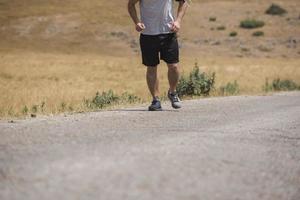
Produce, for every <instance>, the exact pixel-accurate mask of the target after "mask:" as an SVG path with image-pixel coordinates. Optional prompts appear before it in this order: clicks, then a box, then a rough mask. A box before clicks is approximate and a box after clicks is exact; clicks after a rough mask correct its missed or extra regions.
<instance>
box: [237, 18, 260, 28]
mask: <svg viewBox="0 0 300 200" xmlns="http://www.w3.org/2000/svg"><path fill="white" fill-rule="evenodd" d="M264 25H265V22H263V21H259V20H256V19H246V20H243V21H241V23H240V27H241V28H246V29H254V28H260V27H263V26H264Z"/></svg>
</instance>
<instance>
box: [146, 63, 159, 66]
mask: <svg viewBox="0 0 300 200" xmlns="http://www.w3.org/2000/svg"><path fill="white" fill-rule="evenodd" d="M159 64H160V63H157V64H156V65H147V64H146V63H143V65H144V66H145V67H156V66H157V65H159Z"/></svg>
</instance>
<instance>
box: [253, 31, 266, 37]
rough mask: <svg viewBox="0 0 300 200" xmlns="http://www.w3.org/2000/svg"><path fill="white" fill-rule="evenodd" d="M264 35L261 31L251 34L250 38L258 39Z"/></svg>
mask: <svg viewBox="0 0 300 200" xmlns="http://www.w3.org/2000/svg"><path fill="white" fill-rule="evenodd" d="M264 35H265V33H264V32H263V31H256V32H254V33H253V34H252V36H254V37H260V36H264Z"/></svg>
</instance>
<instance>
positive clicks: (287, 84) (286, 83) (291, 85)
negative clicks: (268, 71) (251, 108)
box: [264, 78, 300, 92]
mask: <svg viewBox="0 0 300 200" xmlns="http://www.w3.org/2000/svg"><path fill="white" fill-rule="evenodd" d="M292 90H300V85H297V84H296V83H295V82H294V81H292V80H288V79H285V80H281V79H280V78H277V79H275V80H273V82H272V84H270V83H269V79H266V82H265V85H264V91H265V92H270V91H292Z"/></svg>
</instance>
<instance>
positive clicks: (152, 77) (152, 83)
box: [146, 66, 159, 99]
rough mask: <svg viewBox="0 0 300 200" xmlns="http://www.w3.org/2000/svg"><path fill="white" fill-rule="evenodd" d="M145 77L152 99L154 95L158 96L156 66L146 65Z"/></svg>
mask: <svg viewBox="0 0 300 200" xmlns="http://www.w3.org/2000/svg"><path fill="white" fill-rule="evenodd" d="M146 78H147V84H148V88H149V91H150V93H151V95H152V97H153V99H154V98H155V97H158V96H159V80H158V78H157V66H155V67H147V74H146Z"/></svg>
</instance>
